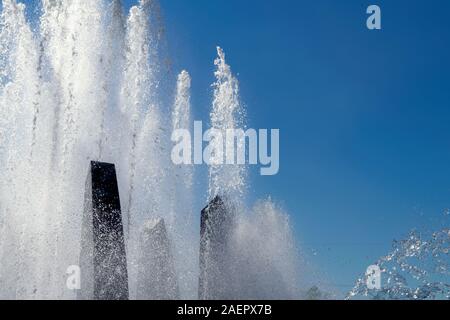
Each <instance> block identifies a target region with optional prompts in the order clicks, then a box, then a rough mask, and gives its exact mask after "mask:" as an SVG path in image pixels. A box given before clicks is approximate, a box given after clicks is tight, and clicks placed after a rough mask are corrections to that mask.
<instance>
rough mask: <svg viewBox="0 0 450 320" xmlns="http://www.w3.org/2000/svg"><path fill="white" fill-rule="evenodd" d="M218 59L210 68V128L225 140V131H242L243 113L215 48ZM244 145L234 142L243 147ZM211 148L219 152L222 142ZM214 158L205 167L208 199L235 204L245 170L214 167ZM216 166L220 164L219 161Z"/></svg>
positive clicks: (236, 88)
mask: <svg viewBox="0 0 450 320" xmlns="http://www.w3.org/2000/svg"><path fill="white" fill-rule="evenodd" d="M217 53H218V58H217V59H216V60H215V62H214V64H215V65H216V67H217V69H216V72H215V76H216V82H215V83H214V84H213V87H214V100H213V105H212V110H211V114H210V117H211V127H212V128H214V129H216V130H219V131H220V132H221V134H222V136H223V137H225V136H226V130H227V129H235V128H242V127H243V126H244V118H245V117H244V110H243V108H242V104H241V103H240V101H239V84H238V80H237V79H236V78H235V77H234V76H233V74H232V72H231V68H230V66H229V65H227V64H226V62H225V53H224V52H223V50H222V49H221V48H219V47H218V48H217ZM244 142H245V141H243V140H241V141H237V143H238V144H244ZM212 144H214V145H220V149H222V150H223V148H224V145H223V140H221V141H212ZM216 157H218V156H217V155H214V154H213V155H212V158H213V159H211V162H212V165H210V167H209V192H208V194H209V199H210V200H211V199H212V198H214V197H215V196H216V195H221V196H224V197H228V198H229V199H233V201H234V202H236V203H239V202H240V201H242V200H243V199H242V197H243V195H244V191H245V185H246V167H245V166H244V165H231V166H230V165H226V164H225V165H223V164H218V165H216V164H214V162H215V160H218V159H217V158H216ZM220 160H222V161H219V163H223V159H220Z"/></svg>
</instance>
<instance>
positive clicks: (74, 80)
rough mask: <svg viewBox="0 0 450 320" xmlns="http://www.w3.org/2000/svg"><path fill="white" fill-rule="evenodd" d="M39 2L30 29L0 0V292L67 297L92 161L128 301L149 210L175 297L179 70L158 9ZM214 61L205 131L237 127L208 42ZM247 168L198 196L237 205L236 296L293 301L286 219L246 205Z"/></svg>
mask: <svg viewBox="0 0 450 320" xmlns="http://www.w3.org/2000/svg"><path fill="white" fill-rule="evenodd" d="M41 7H42V8H41V10H42V12H41V15H40V17H39V18H38V21H37V27H36V30H33V29H32V28H31V27H30V24H29V22H28V21H27V19H26V16H25V6H24V5H23V4H20V3H17V2H16V1H15V0H3V1H2V13H1V17H0V28H1V29H0V70H1V74H0V110H1V113H0V177H1V179H2V184H1V185H0V298H6V299H49V298H52V299H73V298H75V297H76V293H75V292H73V291H71V290H69V289H68V288H67V287H66V279H67V274H66V271H67V268H68V267H69V266H71V265H77V264H78V263H79V254H80V237H81V220H82V216H83V200H84V188H85V180H86V176H87V172H88V165H89V162H90V161H91V160H99V161H104V162H110V163H114V164H116V168H117V174H118V182H119V191H120V197H121V205H122V214H123V223H124V228H125V236H126V245H127V261H128V272H129V287H130V298H135V297H136V290H137V289H136V281H137V272H138V262H139V254H140V253H139V244H138V242H139V235H140V234H141V231H142V227H143V226H144V225H145V224H146V223H147V221H150V220H152V219H157V218H163V219H164V220H165V222H166V226H167V229H168V234H169V237H170V240H171V247H172V251H173V256H174V260H175V269H176V273H177V278H178V283H179V288H180V296H181V297H182V298H191V299H192V298H196V297H197V285H198V248H199V245H198V243H199V235H198V229H199V226H198V225H199V222H198V215H196V214H194V209H193V203H194V199H195V198H194V195H193V193H194V188H193V180H194V170H193V168H192V167H190V166H175V165H173V164H172V162H171V160H170V149H171V141H170V137H171V132H172V130H174V129H180V128H186V129H191V122H192V119H191V116H190V113H191V110H190V109H191V105H190V87H191V79H190V76H189V74H188V73H187V72H186V71H183V72H181V73H180V75H179V76H178V79H177V83H176V84H175V83H173V84H172V83H170V79H171V77H170V76H168V74H167V73H166V71H165V64H164V63H163V62H162V61H165V57H164V54H165V53H164V48H163V47H164V46H163V44H162V42H163V40H162V39H163V36H162V34H161V32H162V31H163V28H162V26H161V24H160V23H161V21H160V18H159V11H158V5H157V3H156V2H155V1H146V0H141V1H140V3H139V5H136V6H133V7H132V8H131V9H130V11H129V13H128V15H125V14H124V13H123V9H122V5H121V2H120V1H118V0H115V1H100V0H98V1H81V0H67V1H66V0H64V1H50V0H43V1H42V3H41ZM215 64H216V73H215V76H216V81H215V83H214V84H213V87H214V96H213V101H212V111H211V126H212V127H214V128H218V129H220V130H225V129H226V128H235V127H244V126H245V119H244V118H245V117H244V109H243V107H242V105H241V103H240V101H239V87H238V82H237V80H236V78H235V77H234V76H233V74H232V73H231V68H230V67H229V66H228V65H227V64H226V62H225V54H224V52H223V51H222V50H221V49H219V50H218V58H217V59H216V61H215ZM239 143H242V141H241V142H239ZM246 172H247V169H246V168H245V166H233V165H228V166H215V165H213V166H211V167H210V169H209V187H208V191H207V192H206V193H207V197H206V198H207V199H211V198H212V197H214V195H217V194H220V195H223V196H224V197H226V198H227V199H229V203H230V206H232V207H233V208H234V210H236V212H237V213H238V214H237V221H238V223H237V228H236V230H234V237H233V241H234V251H233V252H232V256H230V257H229V258H230V260H232V261H234V262H235V266H236V271H237V272H238V276H239V277H237V278H236V279H233V281H235V288H236V291H235V297H236V298H291V297H296V289H297V287H298V283H297V281H296V280H297V273H296V272H297V269H298V265H297V260H296V248H295V245H294V241H293V237H292V232H291V228H290V224H289V222H288V218H287V215H286V214H284V213H283V212H282V210H280V209H278V207H277V206H275V205H274V204H273V203H272V202H271V201H269V200H267V201H263V202H260V203H258V204H257V205H256V206H255V207H254V209H251V210H248V209H247V208H246V205H245V203H246V201H245V189H246V187H247V184H248V183H247V173H246ZM197 193H198V192H197ZM196 197H197V198H201V199H202V200H203V199H205V197H204V195H203V194H201V195H196ZM197 209H199V208H197ZM198 211H199V210H198ZM248 212H250V213H248Z"/></svg>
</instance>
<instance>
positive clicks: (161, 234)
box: [137, 219, 179, 300]
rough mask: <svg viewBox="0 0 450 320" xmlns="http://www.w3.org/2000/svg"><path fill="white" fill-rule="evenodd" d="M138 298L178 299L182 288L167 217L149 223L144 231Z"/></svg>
mask: <svg viewBox="0 0 450 320" xmlns="http://www.w3.org/2000/svg"><path fill="white" fill-rule="evenodd" d="M140 250H141V251H140V259H139V267H138V287H137V298H138V300H177V299H179V290H178V284H177V278H176V273H175V267H174V262H173V257H172V254H171V250H170V241H169V237H168V235H167V230H166V226H165V223H164V220H163V219H159V220H155V221H150V222H148V223H147V224H146V225H145V226H144V229H143V231H142V234H141V248H140Z"/></svg>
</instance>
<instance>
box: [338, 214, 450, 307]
mask: <svg viewBox="0 0 450 320" xmlns="http://www.w3.org/2000/svg"><path fill="white" fill-rule="evenodd" d="M447 220H448V217H447ZM448 222H449V221H447V224H446V225H448ZM449 252H450V229H449V228H442V229H441V230H438V231H435V232H426V231H422V232H420V231H416V230H415V231H412V232H411V233H410V234H409V235H408V236H407V237H406V238H405V239H403V240H400V241H394V243H393V248H392V251H391V252H390V253H389V254H388V255H386V256H384V257H381V258H380V259H379V260H378V261H377V262H376V263H375V265H376V266H378V267H379V268H380V269H381V280H382V281H381V290H375V289H369V288H368V286H367V280H368V276H367V275H365V276H363V277H361V278H360V279H359V280H358V281H357V283H356V285H355V287H354V288H353V289H352V290H351V291H350V292H349V294H348V296H347V299H377V300H385V299H396V300H397V299H399V300H430V299H431V300H433V299H446V300H448V299H450V284H449V279H450V254H449Z"/></svg>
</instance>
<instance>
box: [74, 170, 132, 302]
mask: <svg viewBox="0 0 450 320" xmlns="http://www.w3.org/2000/svg"><path fill="white" fill-rule="evenodd" d="M80 268H81V290H80V291H79V293H78V298H79V299H83V300H126V299H128V274H127V259H126V253H125V241H124V234H123V225H122V215H121V211H120V199H119V189H118V186H117V177H116V169H115V166H114V165H113V164H107V163H100V162H91V165H90V169H89V174H88V178H87V182H86V193H85V204H84V217H83V226H82V239H81V256H80Z"/></svg>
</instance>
